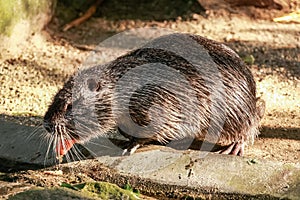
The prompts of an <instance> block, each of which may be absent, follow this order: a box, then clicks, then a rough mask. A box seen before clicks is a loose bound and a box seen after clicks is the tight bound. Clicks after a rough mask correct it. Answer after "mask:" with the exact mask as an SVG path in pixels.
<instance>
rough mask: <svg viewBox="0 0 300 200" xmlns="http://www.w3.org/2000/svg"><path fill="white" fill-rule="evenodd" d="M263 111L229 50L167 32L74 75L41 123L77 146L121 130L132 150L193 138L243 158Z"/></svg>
mask: <svg viewBox="0 0 300 200" xmlns="http://www.w3.org/2000/svg"><path fill="white" fill-rule="evenodd" d="M263 108H264V104H263V102H262V101H260V100H258V99H257V97H256V85H255V81H254V79H253V76H252V74H251V71H250V70H249V69H248V67H247V66H246V65H245V64H244V63H243V61H242V60H241V59H240V58H239V56H238V55H237V54H236V53H235V52H234V51H233V50H231V49H230V48H228V47H227V46H225V45H223V44H220V43H218V42H215V41H212V40H209V39H206V38H204V37H201V36H197V35H190V34H170V35H166V36H162V37H160V38H157V39H155V40H153V41H151V42H149V43H148V44H146V45H145V46H143V47H142V48H139V49H137V50H134V51H132V52H130V53H128V54H127V55H125V56H122V57H119V58H117V59H116V60H114V61H112V62H110V63H108V64H105V65H100V66H95V67H92V68H89V69H86V70H83V71H81V72H79V73H78V74H76V75H74V76H73V77H71V78H70V79H69V81H68V82H66V84H65V85H64V87H63V88H62V89H61V90H60V91H59V92H58V93H57V95H56V96H55V98H54V101H53V103H52V105H51V106H50V107H49V109H48V111H47V113H46V115H45V117H44V122H45V123H44V125H45V128H46V129H47V130H48V132H50V133H51V134H54V135H56V137H58V136H59V138H60V139H61V138H67V139H71V138H72V139H75V140H76V141H87V140H89V139H91V138H93V137H97V136H99V135H100V136H101V135H103V134H105V133H106V132H108V131H110V130H113V129H117V128H118V129H119V131H120V132H121V133H122V134H123V135H125V136H126V137H128V138H129V139H130V142H129V143H130V144H129V145H128V147H129V148H132V149H133V150H132V151H131V153H132V152H133V151H134V150H135V149H136V148H137V147H139V146H140V145H142V144H144V143H145V142H148V141H153V140H155V141H159V142H161V143H168V142H170V141H172V140H177V139H182V138H186V137H191V138H202V139H203V138H205V139H207V140H212V141H215V142H218V143H222V144H225V145H230V144H232V145H230V146H229V148H228V149H227V150H225V151H223V153H232V154H239V155H241V154H242V153H243V148H244V143H252V142H253V140H254V138H255V137H256V136H257V135H258V133H259V131H258V126H259V121H260V119H261V117H262V115H263ZM216 138H217V140H216Z"/></svg>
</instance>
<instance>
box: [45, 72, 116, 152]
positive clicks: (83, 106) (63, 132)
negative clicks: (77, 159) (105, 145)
mask: <svg viewBox="0 0 300 200" xmlns="http://www.w3.org/2000/svg"><path fill="white" fill-rule="evenodd" d="M93 77H94V78H93ZM109 88H110V86H109V84H107V83H104V81H100V80H99V79H97V78H96V77H95V74H93V75H91V74H88V73H81V74H77V75H76V76H73V77H71V78H70V79H69V80H68V81H67V82H66V83H65V85H64V87H63V88H62V89H61V90H59V92H58V93H57V94H56V95H55V97H54V99H53V102H52V104H51V105H50V106H49V108H48V111H47V112H46V114H45V116H44V127H45V129H46V130H47V132H48V133H49V134H50V138H51V142H53V144H54V145H55V146H56V151H57V153H59V154H60V155H63V154H65V153H66V151H67V150H68V149H70V148H71V147H72V145H73V144H74V143H76V142H79V143H80V142H85V141H88V140H89V139H91V138H93V137H97V136H99V135H103V134H105V133H106V132H107V131H108V130H110V129H112V128H114V127H113V123H114V120H113V118H112V110H111V95H109V94H110V93H112V92H111V91H110V89H109Z"/></svg>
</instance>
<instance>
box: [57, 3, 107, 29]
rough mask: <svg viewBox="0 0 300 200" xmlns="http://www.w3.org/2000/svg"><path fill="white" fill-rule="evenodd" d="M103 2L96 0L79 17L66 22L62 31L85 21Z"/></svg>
mask: <svg viewBox="0 0 300 200" xmlns="http://www.w3.org/2000/svg"><path fill="white" fill-rule="evenodd" d="M102 2H103V0H97V1H96V2H95V3H94V4H93V5H91V7H90V8H89V9H88V10H87V11H86V12H85V13H84V14H83V15H82V16H80V17H79V18H77V19H75V20H73V21H71V22H70V23H68V24H66V25H65V26H64V28H63V31H67V30H69V29H70V28H73V27H75V26H78V25H79V24H81V23H82V22H84V21H86V20H87V19H89V18H90V17H91V16H92V15H93V14H94V13H95V12H96V10H97V7H98V6H99V5H100V4H101V3H102Z"/></svg>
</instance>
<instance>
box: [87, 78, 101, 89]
mask: <svg viewBox="0 0 300 200" xmlns="http://www.w3.org/2000/svg"><path fill="white" fill-rule="evenodd" d="M87 85H88V88H89V90H90V91H92V92H95V91H97V90H99V87H100V85H99V84H98V83H97V81H96V80H95V79H92V78H91V79H88V80H87Z"/></svg>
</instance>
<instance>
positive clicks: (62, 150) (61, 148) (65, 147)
mask: <svg viewBox="0 0 300 200" xmlns="http://www.w3.org/2000/svg"><path fill="white" fill-rule="evenodd" d="M75 143H76V140H74V139H72V140H67V139H64V140H61V141H60V143H59V144H58V145H57V146H56V152H57V153H59V155H60V156H63V155H65V154H66V153H67V152H68V151H69V150H70V149H71V148H72V147H73V145H74V144H75Z"/></svg>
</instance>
